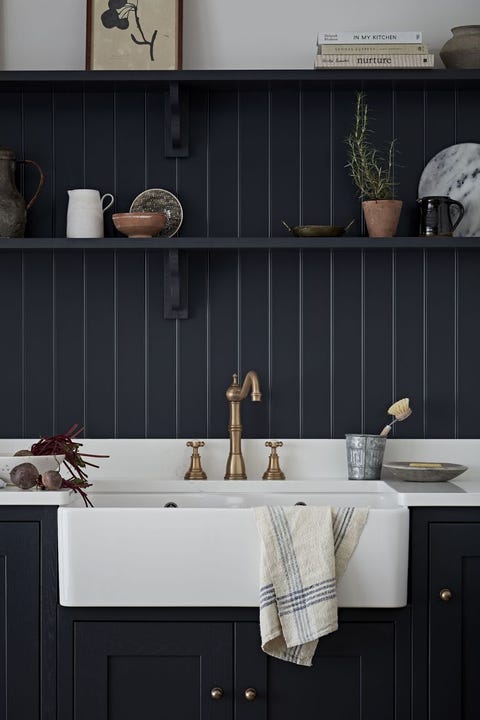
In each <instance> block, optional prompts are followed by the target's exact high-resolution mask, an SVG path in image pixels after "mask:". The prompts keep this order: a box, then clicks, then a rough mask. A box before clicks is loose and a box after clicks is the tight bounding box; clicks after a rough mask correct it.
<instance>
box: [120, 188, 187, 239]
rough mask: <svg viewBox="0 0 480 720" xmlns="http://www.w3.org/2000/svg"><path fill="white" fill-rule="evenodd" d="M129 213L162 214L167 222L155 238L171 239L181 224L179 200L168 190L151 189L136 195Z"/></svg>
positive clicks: (181, 216)
mask: <svg viewBox="0 0 480 720" xmlns="http://www.w3.org/2000/svg"><path fill="white" fill-rule="evenodd" d="M130 212H164V213H166V215H167V222H166V223H165V227H164V228H163V230H160V232H159V233H157V235H156V236H155V237H172V236H173V235H175V233H177V232H178V230H179V228H180V226H181V224H182V222H183V208H182V206H181V204H180V200H179V199H178V198H177V197H176V196H175V195H174V194H173V193H171V192H170V191H169V190H163V189H162V188H151V189H149V190H144V191H143V192H142V193H140V195H137V197H136V198H135V200H134V201H133V202H132V204H131V205H130Z"/></svg>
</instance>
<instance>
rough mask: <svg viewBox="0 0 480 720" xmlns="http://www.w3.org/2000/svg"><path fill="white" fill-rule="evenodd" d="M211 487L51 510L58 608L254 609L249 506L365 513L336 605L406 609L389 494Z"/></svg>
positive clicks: (402, 543) (104, 496) (404, 519)
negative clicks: (53, 512) (55, 522)
mask: <svg viewBox="0 0 480 720" xmlns="http://www.w3.org/2000/svg"><path fill="white" fill-rule="evenodd" d="M212 484H213V483H212ZM214 484H215V485H217V483H214ZM169 485H172V483H169ZM189 485H190V484H189ZM218 485H219V486H220V487H221V491H218V492H205V490H204V488H205V486H202V490H201V491H200V492H191V491H184V492H178V490H177V491H173V490H172V491H169V492H166V491H165V492H155V493H152V492H144V493H131V492H122V493H111V492H109V493H90V497H91V498H92V500H93V502H94V504H95V508H94V509H86V508H83V507H62V508H59V510H58V520H59V523H58V528H59V529H58V533H59V571H60V603H61V604H62V605H66V606H94V607H95V606H107V607H113V606H124V607H129V606H130V607H131V606H193V607H195V606H196V607H201V606H213V607H215V606H216V607H221V606H232V607H241V606H256V605H258V568H259V553H260V545H259V538H258V535H257V529H256V525H255V519H254V513H253V511H252V510H251V508H252V507H255V506H258V505H266V504H269V505H294V504H295V503H298V502H303V503H306V504H308V505H331V506H345V505H350V506H357V507H361V506H368V507H370V513H369V517H368V521H367V524H366V527H365V529H364V531H363V533H362V536H361V538H360V541H359V544H358V546H357V548H356V550H355V552H354V555H353V556H352V559H351V560H350V564H349V566H348V568H347V571H346V573H345V575H344V577H343V578H342V580H341V582H340V583H339V586H338V599H339V605H340V606H341V607H401V606H403V605H405V604H406V598H407V569H408V524H409V512H408V509H407V508H405V507H399V506H398V505H397V504H396V500H395V494H393V493H388V492H355V493H350V492H332V491H330V492H318V484H316V485H314V484H313V483H312V485H313V486H314V488H315V490H316V492H312V491H311V490H309V491H308V490H306V489H300V488H301V485H300V484H298V483H295V482H293V483H288V486H289V488H288V489H289V491H288V492H266V491H265V490H263V491H256V492H247V491H246V490H247V488H246V486H245V484H243V485H242V484H241V485H242V487H241V489H238V491H237V489H236V488H235V489H234V488H233V487H232V485H233V483H228V484H227V485H226V484H218ZM235 485H238V483H235ZM255 485H257V483H255ZM260 485H261V483H260ZM292 485H293V486H297V487H298V488H299V489H298V490H295V491H290V488H291V486H292ZM304 485H306V484H305V483H302V486H304ZM283 486H284V487H285V486H286V483H284V484H283ZM344 486H345V483H344ZM178 487H179V484H178V483H175V489H176V488H178ZM263 487H265V485H263ZM348 487H349V488H350V489H352V486H351V484H350V485H348ZM189 489H190V488H187V487H186V486H185V490H189ZM286 489H287V488H286ZM330 489H331V488H330ZM167 503H170V504H171V503H175V504H176V505H177V506H178V507H164V506H165V505H166V504H167Z"/></svg>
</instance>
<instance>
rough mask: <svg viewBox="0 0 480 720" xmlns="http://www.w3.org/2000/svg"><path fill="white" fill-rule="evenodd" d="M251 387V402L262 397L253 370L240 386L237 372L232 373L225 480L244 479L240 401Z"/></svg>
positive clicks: (229, 392) (228, 393) (229, 393)
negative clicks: (228, 447) (228, 451)
mask: <svg viewBox="0 0 480 720" xmlns="http://www.w3.org/2000/svg"><path fill="white" fill-rule="evenodd" d="M250 389H251V397H252V400H253V402H259V401H260V400H261V399H262V393H261V392H260V382H259V380H258V375H257V373H256V372H255V370H250V371H249V372H248V373H247V374H246V375H245V380H244V381H243V385H242V387H240V385H239V384H238V375H237V373H234V374H233V382H232V384H231V385H230V387H229V388H228V389H227V393H226V395H227V400H228V402H229V404H230V422H229V423H228V433H229V435H230V453H229V455H228V460H227V469H226V471H225V480H246V479H247V475H246V473H245V463H244V461H243V455H242V421H241V419H240V403H241V402H242V400H244V399H245V398H246V397H247V394H248V391H249V390H250Z"/></svg>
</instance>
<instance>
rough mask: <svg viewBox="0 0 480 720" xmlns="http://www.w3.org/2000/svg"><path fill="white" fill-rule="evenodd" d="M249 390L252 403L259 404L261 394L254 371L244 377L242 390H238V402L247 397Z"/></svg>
mask: <svg viewBox="0 0 480 720" xmlns="http://www.w3.org/2000/svg"><path fill="white" fill-rule="evenodd" d="M250 388H251V391H252V394H251V397H252V400H253V402H259V401H260V400H261V399H262V393H261V392H260V380H259V379H258V375H257V373H256V372H255V370H249V371H248V373H247V374H246V375H245V379H244V381H243V385H242V389H241V390H240V400H244V399H245V398H246V397H247V395H248V391H249V390H250Z"/></svg>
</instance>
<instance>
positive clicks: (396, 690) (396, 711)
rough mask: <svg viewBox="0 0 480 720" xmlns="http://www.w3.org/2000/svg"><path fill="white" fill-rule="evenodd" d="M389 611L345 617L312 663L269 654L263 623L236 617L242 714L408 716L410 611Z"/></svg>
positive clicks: (281, 718)
mask: <svg viewBox="0 0 480 720" xmlns="http://www.w3.org/2000/svg"><path fill="white" fill-rule="evenodd" d="M386 612H387V611H380V613H377V614H376V615H375V620H374V619H373V616H372V615H371V614H370V613H371V611H362V614H363V616H364V618H365V619H364V620H361V621H345V620H344V621H342V622H341V623H340V627H339V630H338V631H337V632H335V633H333V634H332V635H328V636H327V637H324V638H322V639H321V640H320V641H319V644H318V648H317V651H316V654H315V657H314V659H313V667H311V668H308V667H300V666H298V665H292V664H291V663H287V662H284V661H282V660H277V659H275V658H271V657H268V658H267V657H266V656H265V655H264V654H263V653H262V651H261V650H260V637H259V630H258V625H256V624H254V623H237V625H236V645H237V652H238V657H237V673H236V688H235V698H236V711H237V714H236V715H235V718H236V720H291V719H292V718H317V717H322V718H335V720H365V719H366V718H368V720H400V719H402V720H404V719H405V720H406V718H409V717H410V716H409V706H410V702H409V681H410V678H409V672H410V671H409V668H410V660H409V637H408V636H409V611H408V610H407V609H406V610H405V611H399V612H397V611H394V612H393V615H392V616H391V617H390V619H389V618H387V616H386V614H385V613H386ZM382 613H383V615H382ZM368 614H370V619H368ZM350 615H352V613H350ZM250 687H253V688H254V689H255V690H256V698H255V700H253V701H252V700H249V699H248V698H247V696H246V694H245V693H246V690H247V689H248V688H250Z"/></svg>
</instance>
